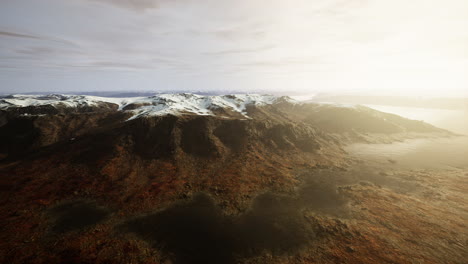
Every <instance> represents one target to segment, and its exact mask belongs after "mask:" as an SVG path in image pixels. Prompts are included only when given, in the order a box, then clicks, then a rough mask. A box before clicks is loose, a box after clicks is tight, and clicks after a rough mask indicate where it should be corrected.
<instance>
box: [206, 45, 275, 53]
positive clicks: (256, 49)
mask: <svg viewBox="0 0 468 264" xmlns="http://www.w3.org/2000/svg"><path fill="white" fill-rule="evenodd" d="M275 47H276V45H266V46H262V47H258V48H245V49H227V50H221V51H213V52H205V53H203V54H205V55H224V54H241V53H257V52H262V51H267V50H271V49H274V48H275Z"/></svg>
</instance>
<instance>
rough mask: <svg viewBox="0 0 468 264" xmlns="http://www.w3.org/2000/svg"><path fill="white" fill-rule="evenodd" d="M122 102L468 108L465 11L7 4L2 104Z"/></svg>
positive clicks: (440, 4) (266, 1)
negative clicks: (395, 103)
mask: <svg viewBox="0 0 468 264" xmlns="http://www.w3.org/2000/svg"><path fill="white" fill-rule="evenodd" d="M116 90H134V91H148V90H154V91H157V90H189V91H196V90H201V91H213V90H222V91H226V92H229V91H246V92H257V91H283V92H302V93H317V92H330V93H372V94H391V95H395V94H403V95H444V96H459V95H463V96H468V1H466V0H391V1H389V0H230V1H228V0H73V1H71V0H70V1H63V0H1V1H0V92H33V91H38V92H41V91H57V92H67V91H116Z"/></svg>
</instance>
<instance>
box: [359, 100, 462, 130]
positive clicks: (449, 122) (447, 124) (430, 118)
mask: <svg viewBox="0 0 468 264" xmlns="http://www.w3.org/2000/svg"><path fill="white" fill-rule="evenodd" d="M365 106H367V107H370V108H373V109H375V110H378V111H382V112H386V113H391V114H396V115H400V116H403V117H406V118H409V119H414V120H422V121H424V122H427V123H429V124H432V125H434V126H436V127H440V128H443V129H447V130H449V131H452V132H455V133H459V134H465V135H468V109H440V108H421V107H401V106H388V105H369V104H366V105H365Z"/></svg>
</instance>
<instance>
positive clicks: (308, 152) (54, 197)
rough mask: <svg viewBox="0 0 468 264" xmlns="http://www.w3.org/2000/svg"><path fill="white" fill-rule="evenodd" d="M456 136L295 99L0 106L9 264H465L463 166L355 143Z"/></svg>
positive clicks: (36, 100) (17, 102)
mask: <svg viewBox="0 0 468 264" xmlns="http://www.w3.org/2000/svg"><path fill="white" fill-rule="evenodd" d="M454 137H456V135H454V134H453V133H451V132H448V131H445V130H442V129H439V128H436V127H434V126H431V125H429V124H427V123H424V122H421V121H414V120H409V119H405V118H402V117H399V116H396V115H392V114H387V113H382V112H379V111H376V110H373V109H370V108H367V107H362V106H346V105H332V104H316V103H299V102H296V101H294V100H292V99H290V98H287V97H274V96H262V95H226V96H198V95H193V94H166V95H156V96H152V97H138V98H104V97H93V96H66V95H50V96H31V95H27V96H26V95H13V96H6V97H2V98H0V142H1V144H0V158H1V161H0V191H1V192H0V198H1V203H0V213H1V216H2V223H1V224H2V225H1V226H2V232H1V237H0V256H1V257H2V258H3V259H1V260H0V261H2V263H464V261H465V260H466V259H467V257H468V256H467V251H466V248H467V246H468V245H467V243H468V234H467V233H468V232H467V231H466V230H467V228H466V222H467V220H468V218H467V216H468V215H467V214H468V208H467V207H466V204H468V201H467V200H466V199H467V197H466V191H467V186H468V182H467V176H468V171H467V170H466V168H464V167H461V168H455V169H451V170H449V171H448V170H437V171H433V170H425V169H423V168H421V169H412V170H408V169H407V168H403V167H400V166H399V162H398V161H395V160H393V159H389V161H386V163H388V164H385V166H383V165H382V164H380V163H376V162H371V161H369V160H367V159H366V158H363V157H359V156H356V155H353V153H352V152H351V151H349V149H348V148H347V147H348V146H350V145H351V144H354V143H360V144H372V143H389V144H390V143H392V142H402V141H404V140H408V139H414V138H419V139H421V138H424V139H434V138H454ZM435 183H436V184H435Z"/></svg>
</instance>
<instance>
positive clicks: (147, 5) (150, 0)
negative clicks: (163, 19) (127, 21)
mask: <svg viewBox="0 0 468 264" xmlns="http://www.w3.org/2000/svg"><path fill="white" fill-rule="evenodd" d="M89 1H93V2H101V3H105V4H112V5H115V6H118V7H122V8H128V9H132V10H137V11H143V10H146V9H152V8H156V7H158V4H159V1H158V0H89Z"/></svg>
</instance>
